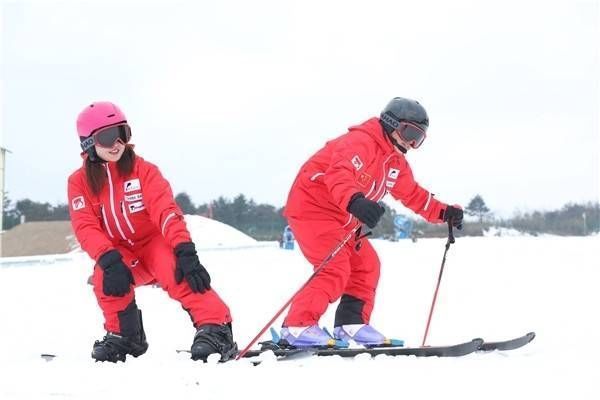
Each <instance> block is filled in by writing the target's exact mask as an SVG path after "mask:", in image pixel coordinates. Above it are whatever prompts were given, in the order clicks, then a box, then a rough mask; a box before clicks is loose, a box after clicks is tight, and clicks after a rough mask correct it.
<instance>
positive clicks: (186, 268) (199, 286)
mask: <svg viewBox="0 0 600 400" xmlns="http://www.w3.org/2000/svg"><path fill="white" fill-rule="evenodd" d="M175 257H176V260H175V263H176V265H175V281H176V282H177V283H181V281H182V280H183V278H184V277H185V280H186V281H187V283H188V285H190V288H191V289H192V291H193V292H196V293H197V292H200V293H204V292H206V291H207V290H209V289H210V275H208V272H207V271H206V269H205V268H204V266H203V265H202V264H200V260H198V255H197V254H196V246H195V245H194V243H192V242H185V243H179V244H178V245H177V246H175Z"/></svg>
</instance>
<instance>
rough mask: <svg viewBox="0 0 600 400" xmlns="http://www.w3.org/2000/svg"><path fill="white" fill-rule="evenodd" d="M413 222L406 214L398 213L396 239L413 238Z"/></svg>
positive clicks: (395, 226) (395, 219)
mask: <svg viewBox="0 0 600 400" xmlns="http://www.w3.org/2000/svg"><path fill="white" fill-rule="evenodd" d="M412 231H413V222H412V221H411V220H410V219H408V218H407V217H406V216H404V215H396V217H395V218H394V233H395V239H396V240H400V239H411V238H412Z"/></svg>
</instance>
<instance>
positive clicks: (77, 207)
mask: <svg viewBox="0 0 600 400" xmlns="http://www.w3.org/2000/svg"><path fill="white" fill-rule="evenodd" d="M77 131H78V135H79V139H80V141H81V147H82V149H83V153H82V156H83V159H84V161H83V166H82V167H81V168H79V169H78V170H76V171H75V172H74V173H73V174H71V176H70V177H69V180H68V197H69V211H70V215H71V223H72V227H73V231H74V232H75V236H76V237H77V240H78V241H79V243H80V244H81V247H82V249H83V250H85V251H86V252H87V253H88V255H89V256H90V257H91V258H92V259H93V260H95V261H96V265H95V267H94V274H93V278H92V280H93V285H94V293H95V295H96V298H97V300H98V304H99V305H100V308H101V309H102V312H103V314H104V320H105V322H104V328H105V329H106V331H107V334H106V336H105V337H104V338H103V340H101V341H96V343H95V344H94V347H93V351H92V357H93V358H94V359H96V360H97V361H111V362H116V361H118V360H121V361H125V358H126V355H127V354H130V355H133V356H134V357H137V356H139V355H141V354H143V353H145V352H146V349H147V348H148V344H147V342H146V336H145V333H144V329H143V325H142V315H141V311H140V310H139V309H138V307H137V305H136V302H135V295H134V290H133V289H134V288H135V287H137V286H142V285H145V284H148V283H151V282H158V283H159V285H160V287H161V288H162V289H164V290H165V291H166V292H167V293H168V294H169V296H170V297H171V298H173V299H175V300H177V301H179V302H180V303H181V305H182V306H183V308H184V309H185V310H186V311H187V312H188V313H189V315H190V317H191V319H192V321H193V323H194V326H195V327H196V328H197V332H196V335H195V336H194V341H193V344H192V347H191V352H192V358H194V359H202V360H206V358H207V357H208V355H209V354H211V353H220V354H221V359H222V360H226V359H228V358H230V357H232V356H233V355H235V354H236V352H237V346H236V344H235V343H234V342H233V336H232V333H231V315H230V312H229V308H228V307H227V305H226V304H225V303H224V302H223V301H222V300H221V298H219V296H218V295H217V293H216V292H215V290H214V289H212V288H211V285H210V276H209V274H208V272H207V271H206V269H205V268H204V266H203V265H202V264H201V263H200V261H199V260H198V256H197V254H196V249H195V245H194V243H193V242H192V239H191V237H190V233H189V231H188V230H187V228H186V224H185V221H184V219H183V215H182V212H181V210H180V208H179V207H178V206H177V204H176V203H175V200H174V199H173V193H172V191H171V187H170V185H169V182H167V180H165V178H163V176H162V175H161V173H160V171H159V170H158V168H157V167H156V166H155V165H153V164H151V163H149V162H147V161H145V160H144V159H143V158H141V157H139V156H137V155H136V154H135V152H134V150H133V145H131V144H129V139H130V137H131V129H130V127H129V125H128V123H127V119H126V118H125V115H124V114H123V112H122V111H121V110H120V109H119V108H118V107H117V106H116V105H115V104H112V103H109V102H96V103H93V104H91V105H89V106H88V107H86V108H85V109H84V110H83V111H82V112H81V113H80V114H79V117H78V119H77Z"/></svg>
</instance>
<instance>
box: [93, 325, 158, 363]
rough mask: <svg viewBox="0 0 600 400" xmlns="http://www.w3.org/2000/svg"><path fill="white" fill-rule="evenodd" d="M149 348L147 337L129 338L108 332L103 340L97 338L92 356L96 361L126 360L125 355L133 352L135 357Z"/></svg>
mask: <svg viewBox="0 0 600 400" xmlns="http://www.w3.org/2000/svg"><path fill="white" fill-rule="evenodd" d="M146 350H148V343H147V342H146V337H145V336H143V337H141V338H128V337H125V336H121V335H117V334H116V333H112V332H107V333H106V336H104V339H102V340H96V343H94V349H93V350H92V358H93V359H95V360H96V361H110V362H117V361H125V356H126V355H127V354H131V355H132V356H134V357H138V356H141V355H142V354H144V353H145V352H146Z"/></svg>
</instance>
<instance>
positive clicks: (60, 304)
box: [0, 227, 600, 400]
mask: <svg viewBox="0 0 600 400" xmlns="http://www.w3.org/2000/svg"><path fill="white" fill-rule="evenodd" d="M213 228H214V227H213ZM215 229H216V228H215ZM192 230H193V231H194V237H195V239H196V240H197V241H198V240H199V235H198V232H197V227H192ZM213 236H214V235H213ZM221 239H222V238H221ZM221 239H219V240H221ZM373 243H374V245H375V247H376V249H377V250H378V252H379V254H380V257H381V260H382V264H383V267H382V274H381V281H380V287H379V291H378V298H377V304H376V308H375V311H374V313H373V319H372V323H373V325H375V326H376V327H377V328H378V329H380V330H381V331H383V332H384V333H387V334H388V335H389V336H394V337H398V338H403V339H405V340H406V342H407V344H408V345H419V344H420V340H421V337H422V335H423V331H424V328H425V322H426V317H427V313H428V310H429V305H430V302H431V298H432V295H433V290H434V287H435V282H436V279H437V274H438V272H439V266H440V262H441V257H442V254H443V249H444V243H445V240H442V239H423V240H419V241H418V242H417V243H412V242H410V241H403V242H398V243H392V242H385V241H380V240H374V241H373ZM235 244H236V245H238V247H241V248H239V249H234V248H231V249H229V250H224V249H210V247H212V246H202V244H199V247H205V248H206V249H205V250H203V251H201V252H200V259H201V261H202V262H203V264H204V265H205V266H206V267H207V268H208V270H209V272H210V273H211V275H212V279H213V285H214V288H216V289H217V290H218V292H219V293H220V294H221V296H222V297H223V298H224V299H225V300H226V301H227V302H228V304H229V306H230V307H231V309H232V312H233V316H234V319H235V321H234V335H235V337H236V340H237V341H238V344H239V345H240V347H243V346H245V345H246V344H247V343H248V342H249V340H250V339H251V338H252V337H253V336H254V335H255V334H256V333H257V332H258V330H259V329H260V328H261V327H262V326H263V325H264V324H265V323H266V322H267V321H268V320H269V319H270V318H271V316H272V315H273V314H274V313H275V311H276V310H277V309H278V308H279V307H280V306H281V305H282V304H283V303H285V301H286V300H287V299H288V297H289V296H290V295H291V294H292V293H293V292H294V291H295V290H296V289H297V288H298V287H299V286H300V285H301V284H302V283H303V282H304V281H305V280H306V279H307V278H308V276H310V273H311V270H310V267H309V265H308V264H307V263H306V262H305V260H304V259H303V257H302V256H301V254H300V253H299V252H298V250H295V251H286V250H281V249H279V248H277V247H275V246H272V245H271V246H263V247H251V246H247V245H244V244H243V243H242V244H240V243H235ZM258 245H260V243H258ZM220 247H223V248H226V247H235V246H227V237H225V239H223V241H222V246H220ZM598 249H600V237H599V236H593V237H585V238H559V237H552V236H545V237H526V236H521V237H519V236H515V237H512V236H510V237H506V236H504V237H493V236H492V237H481V238H459V239H457V242H456V244H454V245H453V246H452V247H451V248H450V251H449V252H448V259H447V262H446V269H445V273H444V278H443V280H442V287H441V291H440V294H439V297H438V303H437V306H436V310H435V314H434V317H433V322H432V327H431V331H430V336H429V340H428V343H429V344H431V345H442V344H450V343H456V342H462V341H466V340H469V339H472V338H474V337H483V338H485V339H487V340H501V339H506V338H510V337H514V336H517V335H521V334H524V333H526V332H528V331H532V330H534V331H536V332H537V337H536V339H535V340H534V342H532V343H531V344H530V345H529V346H527V347H525V348H522V349H520V350H516V351H513V352H510V353H491V354H472V355H469V356H466V357H462V358H454V359H440V358H414V357H396V358H392V357H387V356H379V357H377V358H376V359H369V358H367V357H364V356H359V357H357V358H355V359H350V360H347V359H341V358H330V357H324V358H314V359H312V358H310V359H304V360H297V361H287V362H275V361H272V360H267V361H266V362H264V363H262V364H261V365H259V366H257V367H253V366H251V365H250V363H249V362H248V361H247V360H242V361H238V362H229V363H226V364H215V363H208V364H202V363H198V362H193V361H191V360H190V359H189V358H187V356H186V355H183V354H177V353H176V352H175V349H178V348H188V347H189V345H190V344H191V341H192V337H193V334H194V329H193V328H192V326H191V323H190V320H189V317H188V316H187V314H186V313H185V312H184V311H183V310H182V309H181V307H180V306H179V304H178V303H176V302H174V301H173V300H171V299H169V298H168V297H167V295H166V294H165V293H164V292H162V291H161V290H160V289H157V288H152V287H143V288H138V289H137V302H138V305H139V306H140V308H141V309H142V311H143V313H144V314H143V315H144V326H145V329H146V334H147V336H148V342H149V343H150V348H149V350H148V352H147V353H146V354H145V355H144V356H142V357H139V358H137V359H134V358H129V359H128V361H127V362H126V363H119V364H116V365H115V364H109V363H94V362H93V360H92V359H91V358H90V350H91V347H92V344H93V342H94V340H95V339H97V338H101V337H102V335H103V334H104V332H103V329H102V319H101V313H100V311H99V309H98V306H97V305H96V302H95V298H94V295H93V293H92V289H91V287H90V286H89V285H87V284H86V280H87V277H88V275H89V274H90V272H91V269H92V265H91V263H90V261H89V259H88V258H87V257H85V256H84V255H82V254H78V253H74V254H71V255H70V256H69V257H67V258H66V259H65V258H64V257H61V258H57V259H56V261H52V260H53V259H54V258H52V257H48V262H46V263H40V262H39V261H36V262H32V263H19V264H8V263H6V260H3V261H4V262H3V263H2V264H0V321H1V324H2V325H1V329H0V332H1V333H0V399H50V398H52V399H57V398H58V399H60V398H69V399H102V400H106V399H123V398H132V399H133V398H136V399H139V398H165V399H166V398H169V399H178V400H180V399H188V398H189V399H192V398H194V399H205V400H208V399H240V398H244V399H264V398H274V399H275V398H276V399H288V398H290V399H296V398H315V399H316V398H343V399H367V398H368V399H372V398H394V399H395V398H406V399H415V398H422V399H439V398H444V399H454V398H460V399H481V398H485V399H502V400H505V399H508V398H511V399H516V398H542V399H543V398H571V399H592V398H598V396H599V394H600V389H598V385H597V383H595V381H596V379H597V378H598V376H599V375H598V371H599V370H600V369H599V366H598V363H599V360H600V351H599V350H598V346H597V342H598V339H599V338H600V328H599V327H600V321H599V319H598V307H599V306H600V301H599V300H600V299H599V295H598V289H597V288H598V284H599V282H600V262H599V257H598ZM334 308H335V307H334V305H332V306H331V307H330V310H329V311H328V313H327V314H326V315H325V316H324V318H323V319H322V323H323V325H326V326H328V327H330V328H331V326H332V322H333V311H334ZM279 324H280V321H279V322H278V323H277V325H276V326H277V327H278V326H279ZM41 353H55V354H58V357H57V358H56V359H54V360H53V361H50V362H48V361H44V360H43V359H42V358H41V357H40V354H41Z"/></svg>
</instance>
